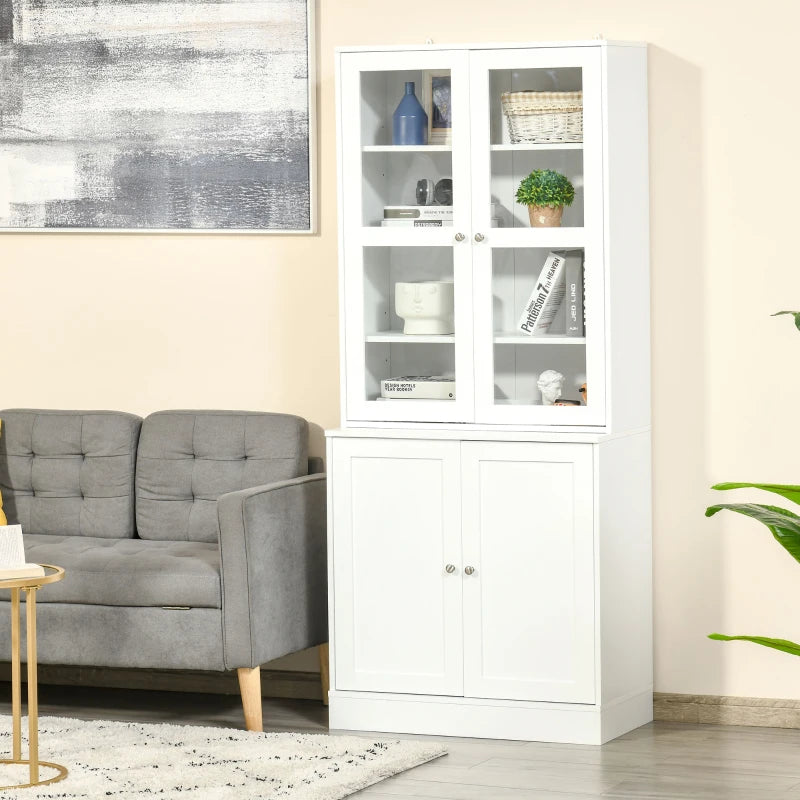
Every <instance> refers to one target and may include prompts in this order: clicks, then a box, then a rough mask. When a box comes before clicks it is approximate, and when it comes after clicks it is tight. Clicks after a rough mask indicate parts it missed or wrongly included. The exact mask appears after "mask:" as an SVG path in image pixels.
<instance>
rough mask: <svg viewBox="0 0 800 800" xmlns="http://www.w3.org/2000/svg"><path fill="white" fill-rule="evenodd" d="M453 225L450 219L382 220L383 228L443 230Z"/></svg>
mask: <svg viewBox="0 0 800 800" xmlns="http://www.w3.org/2000/svg"><path fill="white" fill-rule="evenodd" d="M452 224H453V220H452V219H382V220H381V227H383V228H444V227H446V226H451V225H452Z"/></svg>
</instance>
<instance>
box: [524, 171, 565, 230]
mask: <svg viewBox="0 0 800 800" xmlns="http://www.w3.org/2000/svg"><path fill="white" fill-rule="evenodd" d="M574 199H575V187H574V186H573V185H572V184H571V183H570V181H569V179H568V178H567V177H566V176H565V175H562V174H561V173H560V172H554V171H553V170H552V169H535V170H534V171H533V172H531V174H530V175H528V176H527V177H525V178H523V179H522V181H521V182H520V184H519V188H518V189H517V202H518V203H520V204H522V205H523V206H528V213H529V214H530V219H531V225H533V226H534V227H557V226H559V225H560V224H561V214H562V212H563V210H564V206H571V205H572V201H573V200H574Z"/></svg>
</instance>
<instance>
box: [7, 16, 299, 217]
mask: <svg viewBox="0 0 800 800" xmlns="http://www.w3.org/2000/svg"><path fill="white" fill-rule="evenodd" d="M312 7H313V3H307V2H305V0H293V1H292V2H286V3H283V4H281V5H275V4H272V3H269V2H259V1H258V0H257V1H256V2H249V3H205V2H196V1H195V0H174V2H171V3H169V4H166V5H165V4H164V3H162V2H160V0H141V2H138V3H128V2H126V1H124V0H95V2H75V3H65V2H61V0H0V49H1V50H2V54H3V65H4V66H3V70H2V71H0V228H2V229H9V230H19V229H25V230H30V229H44V230H49V229H70V230H75V229H88V230H98V229H99V230H104V231H107V230H115V229H122V230H132V231H152V230H226V231H231V230H237V229H241V230H247V231H263V232H279V231H292V232H312V231H313V225H314V223H313V214H312V209H313V207H314V206H313V202H312V189H313V164H312V158H313V153H314V147H313V145H312V141H313V124H312V123H313V105H312V97H313V92H312V91H311V89H313V86H314V81H313V75H311V74H310V73H311V54H313V52H314V49H313V46H312V42H311V36H312V31H313V30H314V28H313V25H312V24H309V22H310V20H311V17H310V14H311V9H312Z"/></svg>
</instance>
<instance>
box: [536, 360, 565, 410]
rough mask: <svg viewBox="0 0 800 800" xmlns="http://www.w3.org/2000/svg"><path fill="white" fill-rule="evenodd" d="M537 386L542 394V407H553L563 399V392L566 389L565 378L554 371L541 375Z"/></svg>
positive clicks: (547, 371) (546, 371)
mask: <svg viewBox="0 0 800 800" xmlns="http://www.w3.org/2000/svg"><path fill="white" fill-rule="evenodd" d="M536 386H537V388H538V389H539V391H540V392H541V393H542V405H545V406H551V405H553V403H555V401H556V400H558V398H559V397H561V391H562V389H563V388H564V376H563V375H562V374H561V373H560V372H556V371H555V370H554V369H546V370H545V371H544V372H543V373H542V374H541V375H539V380H538V381H536Z"/></svg>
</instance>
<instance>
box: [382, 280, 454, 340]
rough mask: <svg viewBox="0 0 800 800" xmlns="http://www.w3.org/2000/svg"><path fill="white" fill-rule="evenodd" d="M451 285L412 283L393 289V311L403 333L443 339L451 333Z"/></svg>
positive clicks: (452, 296)
mask: <svg viewBox="0 0 800 800" xmlns="http://www.w3.org/2000/svg"><path fill="white" fill-rule="evenodd" d="M453 304H454V294H453V282H452V281H416V282H414V283H396V284H395V285H394V310H395V311H396V312H397V316H398V317H400V318H402V319H403V320H404V321H405V326H404V327H403V333H405V334H408V335H411V336H414V335H416V336H419V335H422V334H428V335H431V334H434V335H444V334H449V333H454V332H455V325H454V323H453V309H454V305H453Z"/></svg>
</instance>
